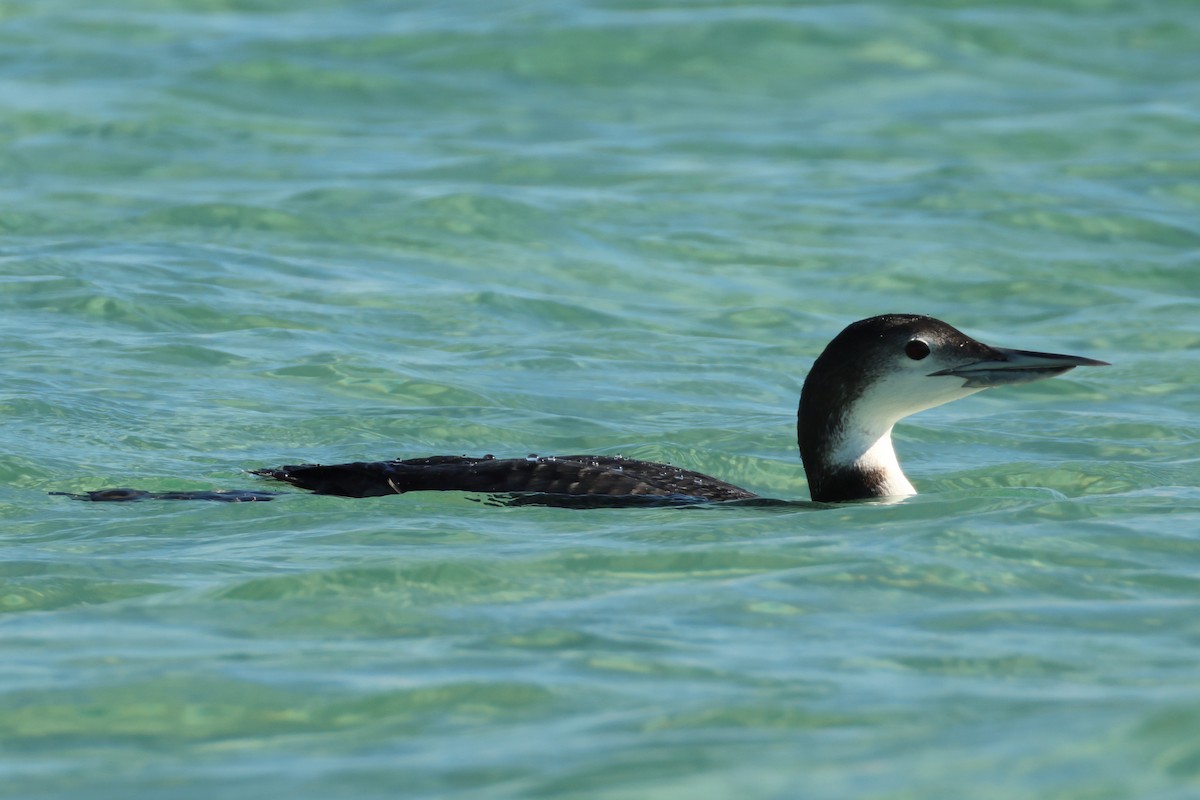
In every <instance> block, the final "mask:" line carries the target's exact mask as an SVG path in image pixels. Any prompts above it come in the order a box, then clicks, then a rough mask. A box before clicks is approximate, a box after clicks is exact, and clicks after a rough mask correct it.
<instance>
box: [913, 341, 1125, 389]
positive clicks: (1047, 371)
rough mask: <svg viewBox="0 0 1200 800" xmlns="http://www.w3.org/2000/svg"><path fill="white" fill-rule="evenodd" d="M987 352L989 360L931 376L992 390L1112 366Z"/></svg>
mask: <svg viewBox="0 0 1200 800" xmlns="http://www.w3.org/2000/svg"><path fill="white" fill-rule="evenodd" d="M987 349H988V357H987V358H983V359H980V360H979V361H972V362H971V363H969V364H963V365H962V366H960V367H950V368H949V369H943V370H938V371H937V372H931V373H929V376H930V377H933V376H935V375H953V376H955V377H958V378H963V379H964V380H965V383H963V386H965V387H968V388H981V389H987V388H990V387H993V386H1007V385H1010V384H1017V383H1030V382H1031V381H1040V380H1043V379H1045V378H1053V377H1054V376H1055V375H1062V374H1063V373H1064V372H1067V371H1069V370H1072V369H1074V368H1075V367H1107V366H1109V363H1108V362H1107V361H1097V360H1096V359H1094V358H1083V357H1082V356H1065V355H1060V354H1058V353H1035V352H1032V351H1030V350H1008V349H1005V348H1003V347H989V348H987Z"/></svg>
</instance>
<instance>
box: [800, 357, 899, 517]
mask: <svg viewBox="0 0 1200 800" xmlns="http://www.w3.org/2000/svg"><path fill="white" fill-rule="evenodd" d="M810 377H811V376H810ZM855 399H856V398H833V397H830V396H829V395H828V394H827V393H824V392H814V391H810V385H809V382H806V383H805V387H804V392H803V393H802V394H801V396H800V407H799V409H798V411H797V415H796V441H797V444H798V445H799V447H800V458H801V460H802V461H803V462H804V472H805V474H806V475H807V477H808V490H809V493H810V494H811V495H812V499H813V500H815V501H818V502H825V503H839V502H844V501H848V500H865V499H870V498H875V497H902V496H905V495H912V494H916V493H917V492H916V489H914V488H913V485H912V483H910V482H909V480H908V478H907V477H906V476H905V475H904V471H903V470H902V469H901V468H900V462H899V461H897V460H896V451H895V449H894V448H893V447H892V425H893V424H894V423H893V421H892V420H889V419H886V418H877V417H876V416H871V415H864V414H855V413H853V408H854V406H855V403H854V400H855ZM846 400H848V402H843V401H846Z"/></svg>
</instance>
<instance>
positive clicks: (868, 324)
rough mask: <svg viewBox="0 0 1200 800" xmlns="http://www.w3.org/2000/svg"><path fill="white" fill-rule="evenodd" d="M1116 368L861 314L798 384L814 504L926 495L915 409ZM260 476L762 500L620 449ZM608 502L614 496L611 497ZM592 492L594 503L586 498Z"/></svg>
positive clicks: (430, 487)
mask: <svg viewBox="0 0 1200 800" xmlns="http://www.w3.org/2000/svg"><path fill="white" fill-rule="evenodd" d="M1097 366H1108V363H1107V362H1105V361H1097V360H1095V359H1091V358H1083V357H1080V356H1069V355H1060V354H1056V353H1038V352H1032V351H1028V350H1009V349H1005V348H1000V347H991V346H989V345H986V344H983V343H982V342H978V341H976V340H975V339H972V338H971V337H970V336H967V335H966V334H965V333H963V332H961V331H959V330H958V329H956V328H953V327H951V326H950V325H948V324H946V323H945V322H942V321H941V320H937V319H934V318H932V317H926V316H919V315H915V314H885V315H882V316H877V317H871V318H869V319H864V320H860V321H858V322H855V323H852V324H851V325H849V326H848V327H846V329H845V330H843V331H842V332H841V333H839V334H838V335H837V336H836V337H835V338H834V339H833V341H831V342H830V343H829V345H828V346H826V348H825V350H824V352H822V353H821V355H820V356H819V357H818V358H817V360H816V362H815V363H814V364H813V366H812V369H811V370H810V371H809V373H808V377H807V378H806V379H805V381H804V386H803V388H802V389H801V392H800V407H799V409H798V413H797V418H796V433H797V443H798V444H799V447H800V458H801V460H802V461H803V463H804V471H805V474H806V475H807V477H808V487H809V494H810V495H811V496H812V499H813V501H815V502H821V503H839V502H846V501H852V500H867V499H872V498H883V497H903V496H906V495H914V494H916V489H915V488H913V485H912V483H910V482H909V480H908V478H907V477H905V475H904V472H903V470H901V469H900V463H899V462H898V461H897V460H896V452H895V450H894V449H893V447H892V428H893V426H894V425H895V424H896V423H897V422H899V421H900V420H902V419H904V418H905V417H907V416H909V415H911V414H915V413H917V412H918V411H924V410H925V409H928V408H933V407H935V406H940V405H942V404H944V403H948V402H950V401H952V400H958V399H960V398H963V397H967V396H968V395H972V394H975V393H976V392H979V391H982V390H984V389H990V388H994V387H997V386H1009V385H1015V384H1020V383H1030V382H1032V381H1038V380H1042V379H1044V378H1052V377H1054V376H1056V375H1061V374H1063V373H1064V372H1067V371H1069V370H1071V369H1074V368H1075V367H1097ZM252 474H255V475H259V476H262V477H265V478H270V479H274V480H276V481H282V482H284V483H289V484H292V485H293V486H297V487H299V488H301V489H307V490H310V491H312V492H315V493H317V494H327V495H339V496H342V497H378V496H382V495H390V494H403V493H405V492H416V491H462V492H477V493H484V494H489V495H504V496H512V497H514V498H518V499H520V498H524V502H531V503H545V504H550V505H559V504H563V505H566V504H569V503H565V502H555V500H554V498H558V499H559V500H560V501H563V500H567V499H570V498H574V499H576V500H584V501H585V502H584V503H581V504H580V505H584V506H587V505H589V504H594V505H624V504H626V502H627V503H628V504H639V501H641V502H645V501H647V500H658V501H661V502H666V503H671V504H674V503H679V504H686V503H697V502H723V501H729V500H754V499H762V498H760V497H759V495H757V494H755V493H754V492H751V491H749V490H748V489H743V488H741V487H738V486H734V485H733V484H730V483H726V482H725V481H722V480H718V479H717V478H713V477H711V476H709V475H704V474H702V473H699V472H692V471H690V470H685V469H681V468H679V467H676V466H672V465H670V464H659V463H655V462H650V461H638V460H634V459H629V458H622V457H621V456H599V455H573V456H550V457H538V456H532V455H531V456H529V457H526V458H495V457H494V456H491V455H486V456H483V457H481V458H470V457H467V456H431V457H426V458H413V459H404V460H393V461H370V462H364V461H360V462H353V463H346V464H328V465H321V464H298V465H287V466H281V467H276V468H271V469H258V470H252ZM71 496H72V497H75V498H77V499H83V500H135V499H142V498H143V497H158V498H160V499H227V500H268V499H271V497H273V496H274V495H272V494H271V493H266V492H228V493H225V492H171V493H158V494H156V493H151V492H138V491H136V490H130V489H108V490H101V491H98V492H88V493H86V494H83V495H71ZM605 499H607V500H605ZM588 501H590V503H589V502H588Z"/></svg>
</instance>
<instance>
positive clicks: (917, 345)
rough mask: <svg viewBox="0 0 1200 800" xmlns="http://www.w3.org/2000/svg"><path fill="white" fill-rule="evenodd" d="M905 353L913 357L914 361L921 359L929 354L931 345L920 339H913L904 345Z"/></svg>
mask: <svg viewBox="0 0 1200 800" xmlns="http://www.w3.org/2000/svg"><path fill="white" fill-rule="evenodd" d="M904 355H906V356H908V357H909V358H911V359H912V360H913V361H920V360H921V359H922V358H924V357H925V356H927V355H929V345H927V344H926V343H925V342H922V341H921V340H920V339H913V340H912V341H911V342H909V343H908V344H906V345H904Z"/></svg>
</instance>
